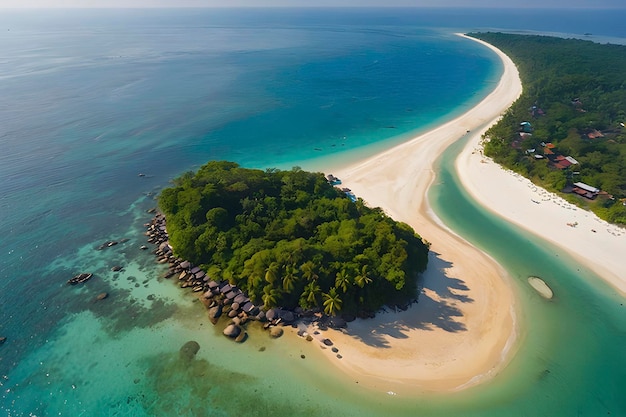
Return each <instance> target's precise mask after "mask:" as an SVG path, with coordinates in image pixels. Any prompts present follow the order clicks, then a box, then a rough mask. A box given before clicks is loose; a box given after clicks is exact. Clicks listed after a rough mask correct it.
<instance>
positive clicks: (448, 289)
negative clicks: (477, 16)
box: [327, 41, 522, 394]
mask: <svg viewBox="0 0 626 417" xmlns="http://www.w3.org/2000/svg"><path fill="white" fill-rule="evenodd" d="M477 42H481V43H483V44H485V43H484V42H482V41H477ZM485 45H487V44H485ZM487 46H488V47H490V48H491V49H493V50H494V51H495V52H496V53H497V54H498V56H499V57H500V58H501V59H502V62H503V63H504V72H503V74H502V78H501V79H500V82H499V83H498V85H497V86H496V88H495V89H494V90H493V91H492V92H491V93H490V94H489V95H488V96H487V97H486V98H485V99H484V100H483V101H481V102H480V103H479V104H478V105H476V106H475V107H474V108H472V109H471V110H469V111H468V112H467V113H465V114H463V115H461V116H459V117H457V118H456V119H454V120H452V121H450V122H448V123H446V124H444V125H442V126H439V127H438V128H436V129H434V130H432V131H430V132H427V133H425V134H423V135H420V136H419V137H416V138H414V139H412V140H410V141H408V142H405V143H403V144H401V145H399V146H397V147H394V148H393V149H390V150H387V151H385V152H382V153H380V154H378V155H376V156H374V157H372V158H370V159H367V160H365V161H362V162H359V163H356V164H354V165H352V166H348V167H345V168H343V169H340V170H339V171H335V172H334V173H335V174H337V175H338V177H339V178H341V179H342V181H343V184H345V186H347V187H349V188H350V189H352V191H353V192H354V193H355V194H356V195H357V196H359V197H362V198H363V199H364V200H365V201H366V202H367V203H368V204H369V205H371V206H379V207H381V208H383V209H384V210H385V211H386V212H387V214H389V215H390V216H391V217H393V218H394V219H396V220H400V221H404V222H406V223H408V224H409V225H411V226H412V227H413V228H414V229H415V230H417V231H418V233H419V234H420V235H421V236H422V237H424V238H425V239H426V240H428V241H430V242H432V246H431V255H430V259H429V266H428V270H427V271H426V273H425V274H424V284H423V285H424V288H423V291H422V294H421V295H420V299H419V304H417V305H414V306H412V307H411V308H410V309H409V310H407V311H405V312H400V313H390V314H378V315H377V317H376V318H375V319H372V320H357V321H356V322H353V323H350V325H349V327H348V329H347V331H345V332H344V333H342V332H339V331H333V330H329V331H328V332H327V337H329V338H331V339H332V340H333V341H334V342H335V346H337V347H338V348H339V351H340V352H341V354H342V359H341V360H339V359H337V358H335V357H334V355H332V354H331V355H332V356H331V355H329V358H330V359H332V362H333V363H335V364H337V365H338V366H339V367H341V368H342V369H343V370H345V371H346V372H347V373H348V374H349V375H351V376H352V377H353V378H354V379H355V381H358V382H359V384H360V385H361V386H363V385H365V386H368V387H371V388H374V389H376V390H379V391H381V392H394V393H398V394H401V393H406V394H415V393H416V392H420V391H422V392H425V391H454V390H459V389H462V388H464V387H468V386H470V385H473V384H476V383H478V382H480V381H481V380H484V379H485V378H487V377H490V376H493V375H495V374H496V373H497V372H498V371H499V370H500V369H501V368H502V367H503V366H504V365H505V364H506V362H507V359H508V358H509V357H510V348H511V346H512V345H513V341H514V340H515V334H516V329H515V327H516V324H515V308H514V301H515V297H514V293H513V290H512V287H511V286H510V285H508V282H507V280H508V277H507V276H506V273H505V272H504V271H503V269H502V268H501V267H500V266H499V265H498V264H497V263H496V262H495V261H494V260H493V259H491V258H490V257H489V256H487V255H486V254H484V253H482V252H481V251H479V250H478V249H476V248H474V247H472V246H471V245H470V244H469V243H467V242H466V241H465V240H463V239H462V238H460V237H459V236H457V235H455V234H454V233H452V232H451V231H450V230H449V229H447V228H445V227H444V226H442V225H441V222H440V221H439V220H438V219H437V218H436V216H435V215H434V213H433V212H432V211H431V209H430V208H429V205H428V201H427V198H426V192H427V190H428V187H429V186H430V185H431V183H432V182H433V180H434V172H433V168H432V167H433V164H434V162H435V160H436V159H437V157H438V156H439V155H440V154H441V153H442V152H443V151H444V150H445V149H446V147H448V146H449V145H450V144H451V143H452V142H454V141H456V140H457V139H459V138H461V137H462V136H463V135H465V134H466V132H467V131H468V130H469V131H474V130H476V129H483V130H484V129H486V128H487V127H488V126H489V125H491V124H492V123H494V122H495V121H496V120H497V119H498V118H499V117H500V115H501V114H502V113H503V112H504V111H505V110H506V109H507V108H508V107H510V105H511V104H512V103H513V102H514V101H515V100H516V99H517V97H519V95H520V94H521V91H522V86H521V82H520V79H519V75H518V73H517V69H516V68H515V65H514V64H513V62H512V61H511V60H510V59H509V58H508V57H507V56H505V55H504V54H503V53H502V52H500V51H499V50H497V49H496V48H494V47H492V46H490V45H487Z"/></svg>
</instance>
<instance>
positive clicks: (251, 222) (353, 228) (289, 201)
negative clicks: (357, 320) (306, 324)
mask: <svg viewBox="0 0 626 417" xmlns="http://www.w3.org/2000/svg"><path fill="white" fill-rule="evenodd" d="M162 199H163V200H162V202H163V204H162V206H161V209H162V210H163V211H164V214H165V215H166V217H167V226H168V233H169V234H170V243H171V244H172V246H173V250H174V253H175V254H176V255H177V256H179V257H183V258H185V259H187V260H189V261H190V262H192V263H194V264H196V265H200V266H202V267H203V268H205V270H207V271H212V274H211V277H212V278H213V279H215V280H220V279H228V280H229V282H230V283H231V284H234V285H237V286H238V287H239V288H241V289H242V290H243V291H245V292H247V293H248V295H249V296H250V298H251V299H253V300H254V301H255V302H263V304H264V305H265V306H266V307H268V308H269V307H273V306H280V307H285V308H294V307H296V306H298V305H299V306H301V307H303V308H307V309H308V308H323V309H324V310H327V311H330V312H332V313H333V314H335V313H336V312H337V311H339V310H342V311H349V312H352V313H354V312H356V311H353V310H356V309H359V311H360V310H362V309H363V308H366V309H368V310H370V311H375V310H376V309H378V308H380V307H381V306H382V305H383V304H384V303H385V302H386V300H402V299H403V298H404V299H407V300H408V299H410V298H411V297H413V296H414V290H415V288H416V278H417V275H418V273H419V272H421V271H423V270H424V269H425V268H426V263H427V260H428V256H427V254H428V245H427V244H425V243H424V241H422V239H421V238H420V237H419V236H418V235H417V234H415V232H414V231H413V229H411V228H410V227H409V226H408V225H405V224H403V223H398V222H395V221H394V220H392V219H391V218H389V217H388V216H386V215H385V214H384V212H382V210H379V209H371V208H368V207H367V206H366V205H365V204H364V203H363V202H362V201H357V202H352V201H350V199H348V198H347V197H346V195H345V194H344V193H343V192H341V191H339V190H338V189H336V188H335V187H333V186H331V185H330V184H329V183H328V181H326V179H325V177H324V176H323V175H322V174H320V173H311V172H305V171H302V170H300V169H294V170H291V171H279V170H267V171H260V170H250V169H244V168H241V167H239V166H238V165H237V164H235V163H232V162H223V161H222V162H217V161H213V162H209V163H207V164H206V165H204V166H203V167H202V168H200V170H199V171H198V172H197V173H195V174H193V173H191V174H190V173H187V174H185V176H184V177H183V178H181V179H179V180H176V181H175V186H174V187H172V188H168V189H166V190H164V191H163V193H162ZM368 288H369V290H368ZM364 306H366V307H364Z"/></svg>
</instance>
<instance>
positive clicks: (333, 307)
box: [322, 287, 342, 316]
mask: <svg viewBox="0 0 626 417" xmlns="http://www.w3.org/2000/svg"><path fill="white" fill-rule="evenodd" d="M322 297H323V298H324V313H326V314H328V315H329V316H334V315H336V314H337V313H338V312H339V310H341V303H342V301H341V298H340V297H339V294H337V288H335V287H332V288H331V289H330V291H328V293H324V294H323V295H322Z"/></svg>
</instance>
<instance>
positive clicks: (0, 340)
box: [0, 336, 7, 345]
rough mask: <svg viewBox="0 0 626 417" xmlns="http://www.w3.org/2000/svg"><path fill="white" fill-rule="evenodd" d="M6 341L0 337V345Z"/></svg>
mask: <svg viewBox="0 0 626 417" xmlns="http://www.w3.org/2000/svg"><path fill="white" fill-rule="evenodd" d="M6 341H7V338H6V337H5V336H2V337H0V345H2V344H4V342H6Z"/></svg>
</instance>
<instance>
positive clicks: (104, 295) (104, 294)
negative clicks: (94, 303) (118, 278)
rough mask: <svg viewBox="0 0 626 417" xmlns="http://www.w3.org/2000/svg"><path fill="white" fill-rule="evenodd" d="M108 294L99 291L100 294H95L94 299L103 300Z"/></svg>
mask: <svg viewBox="0 0 626 417" xmlns="http://www.w3.org/2000/svg"><path fill="white" fill-rule="evenodd" d="M108 296H109V293H108V292H101V293H100V294H98V295H97V296H96V300H104V299H105V298H107V297H108Z"/></svg>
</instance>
